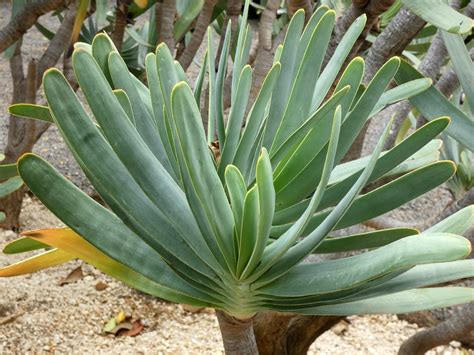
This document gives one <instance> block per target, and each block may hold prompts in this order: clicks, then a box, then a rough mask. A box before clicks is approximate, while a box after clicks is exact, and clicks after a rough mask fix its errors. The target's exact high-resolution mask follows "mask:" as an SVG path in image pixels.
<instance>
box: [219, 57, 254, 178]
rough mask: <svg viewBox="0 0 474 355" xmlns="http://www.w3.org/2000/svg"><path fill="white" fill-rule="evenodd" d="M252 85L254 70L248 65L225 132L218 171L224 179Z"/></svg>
mask: <svg viewBox="0 0 474 355" xmlns="http://www.w3.org/2000/svg"><path fill="white" fill-rule="evenodd" d="M251 85H252V68H251V67H250V65H246V66H245V67H244V69H243V70H242V73H241V74H240V79H239V84H238V86H237V93H236V96H235V103H234V106H232V108H231V110H230V113H229V120H228V122H227V129H226V132H225V136H226V138H225V143H224V146H223V147H222V150H221V152H222V153H221V161H220V163H219V169H218V173H219V176H221V178H223V177H224V172H225V168H226V166H227V165H228V164H231V163H232V161H233V159H234V156H235V153H236V151H237V146H238V144H239V139H240V132H241V130H242V124H243V122H244V116H245V111H246V109H247V103H248V99H249V95H250V88H251Z"/></svg>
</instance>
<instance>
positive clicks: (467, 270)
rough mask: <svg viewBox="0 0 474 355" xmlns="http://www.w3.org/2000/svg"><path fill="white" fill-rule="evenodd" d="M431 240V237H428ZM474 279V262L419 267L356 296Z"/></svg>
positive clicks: (375, 294) (371, 295)
mask: <svg viewBox="0 0 474 355" xmlns="http://www.w3.org/2000/svg"><path fill="white" fill-rule="evenodd" d="M427 237H428V238H429V236H427ZM468 277H474V260H457V261H451V262H446V263H437V264H426V265H417V266H415V267H414V268H412V269H410V270H408V271H407V272H405V273H403V274H401V275H400V276H397V277H394V278H393V279H391V280H389V281H387V282H386V283H384V284H382V285H380V286H376V287H374V288H372V289H370V290H367V291H365V292H362V293H361V294H359V295H357V296H355V297H356V298H359V297H360V298H368V297H377V296H383V295H386V294H390V293H395V292H401V291H407V290H411V289H414V288H420V287H427V286H433V285H439V284H442V283H445V282H450V281H454V280H460V279H465V278H468Z"/></svg>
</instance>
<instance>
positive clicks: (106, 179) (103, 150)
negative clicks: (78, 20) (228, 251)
mask: <svg viewBox="0 0 474 355" xmlns="http://www.w3.org/2000/svg"><path fill="white" fill-rule="evenodd" d="M76 55H77V53H76ZM86 55H87V57H83V58H86V60H88V59H89V58H90V57H89V55H88V54H86ZM91 68H96V67H94V65H92V67H91ZM81 72H82V75H84V76H85V77H86V80H85V82H87V85H88V86H89V87H88V88H87V89H85V87H83V88H82V89H83V92H84V94H85V95H86V97H89V98H90V99H91V100H100V101H99V102H98V104H97V105H96V104H92V105H91V107H94V109H96V110H98V112H97V113H98V116H97V118H98V119H99V118H100V120H99V121H103V122H102V123H104V127H106V129H105V128H104V131H107V132H108V133H109V137H112V140H111V141H121V143H120V144H119V145H116V144H114V146H115V147H116V149H118V151H120V152H121V153H125V152H126V153H125V154H126V155H127V156H126V157H123V158H125V159H126V160H129V161H131V165H130V166H131V167H133V166H134V164H135V162H136V163H137V164H143V163H144V162H146V160H147V157H148V159H151V158H153V159H154V161H153V164H150V165H147V167H146V168H144V170H140V169H138V168H135V169H132V168H131V169H130V171H132V172H133V173H134V176H136V177H140V175H141V179H150V178H151V179H153V177H152V176H151V175H150V174H149V171H153V170H155V172H157V171H160V169H161V171H162V172H163V173H164V174H160V175H155V179H153V182H152V183H151V184H149V183H147V182H146V180H142V183H143V186H146V189H153V190H154V193H152V194H150V196H151V198H153V199H155V200H156V201H157V199H160V200H161V202H160V203H163V201H169V202H168V203H167V205H166V206H167V207H166V209H164V210H163V211H162V210H160V209H159V207H158V206H157V205H155V204H153V203H152V201H150V199H149V198H148V196H146V194H145V192H144V191H143V190H142V189H141V187H140V186H139V185H138V183H137V182H136V181H135V179H134V177H132V175H130V171H129V170H128V169H127V168H126V167H125V166H124V165H123V164H122V162H121V161H120V160H119V158H118V157H117V155H116V154H115V152H114V151H113V150H112V146H111V145H110V144H109V143H108V142H106V141H105V139H104V137H103V136H102V135H101V134H100V133H99V132H98V130H97V128H96V127H95V126H94V125H93V123H92V121H91V120H90V118H89V117H88V116H87V114H86V112H85V111H84V109H83V107H82V106H81V104H80V103H79V101H78V99H77V97H76V95H75V94H74V92H73V91H72V89H71V88H70V87H69V84H68V83H67V81H66V79H65V78H64V77H63V76H62V75H61V74H60V73H59V72H58V71H57V70H50V71H48V72H47V74H46V75H45V78H44V87H45V93H46V97H47V99H48V103H49V105H50V107H51V112H52V114H53V117H54V119H55V122H56V124H57V125H58V127H59V128H60V130H61V133H62V135H63V137H64V139H65V141H66V143H67V144H68V146H69V147H70V149H71V151H72V152H73V154H74V156H75V158H76V160H77V162H78V163H79V165H80V166H81V168H82V169H83V170H84V172H85V173H86V176H87V177H88V178H89V180H90V181H91V183H92V184H93V185H94V187H95V188H96V190H97V192H99V194H100V195H101V196H102V198H103V199H104V201H105V202H106V203H107V204H108V205H109V206H110V207H111V208H112V210H113V211H114V212H115V213H117V215H119V217H120V218H121V219H123V221H124V222H125V223H126V224H127V225H128V226H129V227H130V228H131V229H133V230H134V231H135V232H136V233H137V234H138V235H139V236H140V237H141V238H144V240H146V242H147V243H149V244H150V245H152V246H153V247H154V248H157V249H158V250H160V255H161V256H162V257H163V258H164V259H165V260H167V261H168V262H170V263H173V266H174V267H176V268H179V267H183V269H182V272H184V270H186V272H189V273H190V274H194V273H196V275H194V276H195V277H200V276H199V275H200V274H199V273H200V272H201V271H202V272H204V273H207V274H208V276H211V275H213V274H214V271H212V269H210V268H209V267H207V266H206V264H205V263H207V262H211V263H212V262H213V258H212V254H209V253H207V254H208V258H209V259H208V260H206V261H205V262H204V261H203V255H204V254H201V252H204V253H205V254H206V252H205V248H204V249H202V248H201V247H202V246H203V243H202V239H201V238H199V237H191V234H192V232H193V231H194V230H195V228H193V227H192V222H193V220H192V216H191V218H189V215H190V211H189V207H187V205H186V203H179V204H178V203H176V201H177V200H182V199H184V195H183V193H182V191H180V190H179V188H177V187H176V186H173V184H174V182H173V181H172V179H171V178H170V177H169V176H167V174H166V172H165V171H164V169H163V168H162V167H161V165H160V164H159V162H158V161H157V160H156V159H155V158H154V156H153V155H152V154H151V152H150V151H149V150H148V148H146V146H145V148H143V146H144V145H145V144H144V143H143V141H141V140H140V139H139V138H138V133H137V132H136V130H135V129H134V127H133V126H132V124H131V123H130V121H129V119H128V118H127V117H126V114H125V112H123V110H122V109H121V107H120V105H119V104H118V103H115V104H114V102H116V99H115V96H114V95H113V93H112V91H111V90H110V89H108V90H102V89H100V94H97V93H96V92H95V90H97V89H98V88H100V87H101V84H102V83H104V80H105V79H104V77H103V75H102V73H101V72H97V69H96V70H95V71H94V73H93V74H94V75H91V77H89V76H88V75H86V73H88V72H87V71H86V70H83V71H81ZM101 78H102V80H100V79H101ZM82 79H83V78H82V77H81V75H78V81H79V82H80V83H81V84H84V83H83V82H82ZM102 85H104V84H102ZM105 85H108V84H107V83H106V82H105ZM90 89H92V90H90ZM99 111H103V112H99ZM71 117H74V119H70V118H71ZM126 127H129V129H128V130H125V131H124V128H126ZM112 132H113V134H112ZM115 132H117V134H115ZM124 132H125V133H124ZM123 136H125V137H126V138H125V139H124V138H122V137H123ZM125 143H127V144H139V145H141V146H142V148H141V149H140V150H136V149H135V150H134V149H126V146H124V144H125ZM135 154H139V155H140V159H138V160H137V159H136V158H135V157H134V155H135ZM150 169H152V170H150ZM111 171H113V172H114V173H113V174H111V173H110V172H111ZM146 172H147V173H146ZM20 173H21V171H20ZM156 181H160V184H156ZM47 185H48V186H51V185H49V184H47ZM30 188H31V186H30ZM159 190H162V192H163V194H161V193H160V194H157V192H158V191H159ZM150 191H151V190H150ZM160 195H161V196H160ZM174 208H176V209H177V211H176V212H175V213H174V212H173V209H174ZM186 210H188V211H187V212H186ZM173 215H174V216H173ZM169 218H171V219H169ZM158 221H159V222H158ZM178 222H179V223H178ZM157 223H158V224H159V225H160V228H159V229H157V228H156V225H157ZM190 227H191V228H190ZM77 232H78V233H79V234H81V235H84V234H83V233H81V232H80V231H77ZM198 235H199V234H198ZM183 238H184V240H188V242H189V243H190V245H193V246H194V247H197V248H201V249H202V250H201V252H199V256H198V255H197V254H196V253H195V252H194V251H193V250H192V249H191V248H190V247H189V245H188V244H187V243H186V242H185V241H184V240H183ZM172 250H173V251H172ZM183 253H185V254H187V257H186V258H185V259H184V258H183V260H182V261H179V260H177V259H176V258H177V256H178V255H180V256H181V257H182V255H183ZM206 258H207V257H206ZM186 263H188V264H190V265H193V266H190V265H187V266H186ZM211 277H215V276H211ZM205 279H207V280H209V279H208V278H207V277H205Z"/></svg>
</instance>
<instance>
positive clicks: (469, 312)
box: [398, 302, 474, 355]
mask: <svg viewBox="0 0 474 355" xmlns="http://www.w3.org/2000/svg"><path fill="white" fill-rule="evenodd" d="M472 332H474V302H471V303H468V304H465V305H463V306H461V307H459V308H458V309H456V311H455V313H454V314H453V315H452V316H451V317H450V318H449V319H447V320H445V321H444V322H441V323H439V324H438V325H436V326H435V327H432V328H428V329H425V330H422V331H420V332H418V333H416V334H415V335H413V336H412V337H411V338H409V339H408V340H406V341H405V342H403V344H402V346H401V347H400V349H399V351H398V354H399V355H422V354H425V353H426V352H427V351H428V350H430V349H433V348H434V347H436V346H439V345H444V344H448V343H449V342H450V341H452V340H457V339H461V338H462V337H465V336H467V335H468V334H469V333H472Z"/></svg>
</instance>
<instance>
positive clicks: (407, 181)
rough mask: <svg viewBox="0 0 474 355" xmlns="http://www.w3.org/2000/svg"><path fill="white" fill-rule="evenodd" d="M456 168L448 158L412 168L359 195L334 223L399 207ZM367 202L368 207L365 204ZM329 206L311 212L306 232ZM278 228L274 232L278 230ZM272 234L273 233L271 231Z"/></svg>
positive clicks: (341, 225) (349, 223) (346, 222)
mask: <svg viewBox="0 0 474 355" xmlns="http://www.w3.org/2000/svg"><path fill="white" fill-rule="evenodd" d="M455 170H456V168H455V165H454V163H453V162H451V161H440V162H436V163H432V164H430V165H427V166H425V167H422V168H420V169H417V170H414V171H412V172H410V173H408V174H406V175H404V176H402V177H400V178H398V179H396V180H393V181H391V182H390V183H388V184H386V185H383V186H381V187H379V188H377V189H375V190H373V191H371V192H369V193H367V194H365V195H362V196H360V197H358V198H357V199H356V200H355V201H354V204H353V206H352V207H351V208H350V209H349V211H347V214H346V215H345V216H344V217H343V218H342V219H341V221H340V222H339V223H338V224H337V226H336V227H335V228H336V229H340V228H345V227H348V226H352V225H354V224H357V223H360V222H363V221H366V220H369V219H371V218H374V217H377V216H380V215H382V214H384V213H386V212H389V211H392V210H393V209H395V208H397V207H400V206H401V205H403V204H404V203H406V202H408V201H410V200H412V199H414V198H416V197H418V196H421V195H422V194H424V193H425V192H427V191H430V190H431V189H433V188H435V187H437V186H439V185H441V184H442V183H443V182H445V181H446V180H448V179H449V178H450V177H451V176H453V174H454V172H455ZM368 206H370V208H369V207H368ZM330 211H331V210H329V211H325V212H321V213H317V214H315V215H314V216H313V218H312V220H311V222H310V223H309V225H308V229H307V230H306V232H310V231H311V229H312V228H315V227H316V226H318V225H319V224H320V223H321V222H322V221H323V220H324V219H325V217H326V216H328V214H329V213H330ZM278 229H279V228H275V229H274V230H273V232H275V233H276V234H278ZM272 235H273V234H272Z"/></svg>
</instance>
